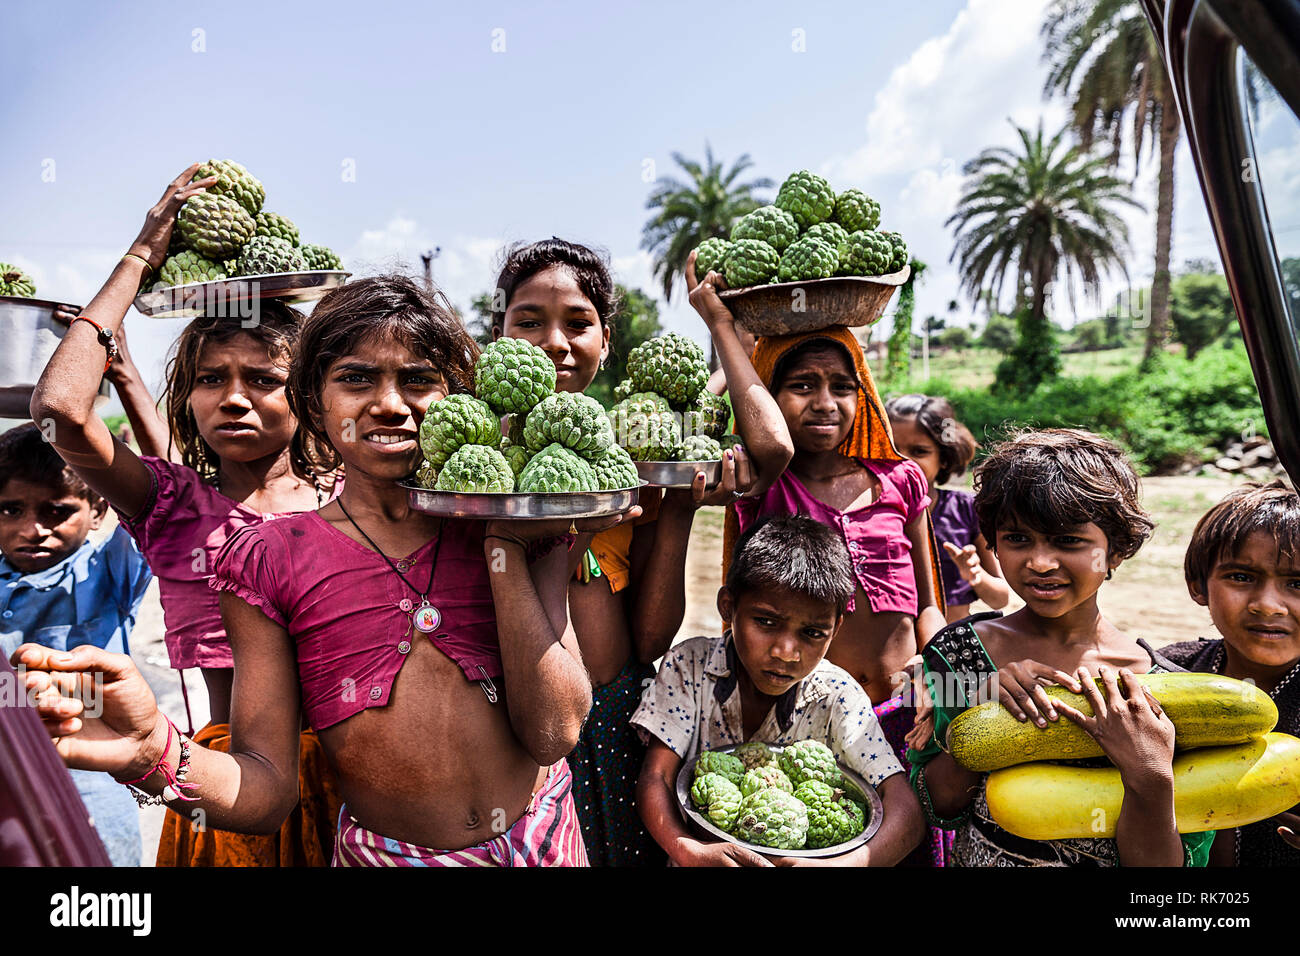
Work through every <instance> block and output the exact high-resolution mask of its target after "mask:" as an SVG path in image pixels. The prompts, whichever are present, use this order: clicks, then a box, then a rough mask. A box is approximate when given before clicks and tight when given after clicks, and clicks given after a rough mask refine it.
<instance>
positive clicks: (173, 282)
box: [158, 249, 229, 287]
mask: <svg viewBox="0 0 1300 956" xmlns="http://www.w3.org/2000/svg"><path fill="white" fill-rule="evenodd" d="M228 275H229V273H228V272H227V271H226V268H225V266H223V265H222V264H221V263H219V262H213V261H212V260H211V259H204V258H203V257H202V256H201V255H199V254H198V253H197V252H190V251H189V250H188V249H187V250H186V251H185V252H178V253H177V254H176V255H174V256H168V257H167V259H166V260H165V261H164V262H163V264H162V266H161V267H160V268H159V269H158V281H159V282H160V283H162V284H163V285H164V286H166V287H171V286H177V285H192V284H194V283H196V282H211V281H213V280H214V279H224V278H226V277H227V276H228Z"/></svg>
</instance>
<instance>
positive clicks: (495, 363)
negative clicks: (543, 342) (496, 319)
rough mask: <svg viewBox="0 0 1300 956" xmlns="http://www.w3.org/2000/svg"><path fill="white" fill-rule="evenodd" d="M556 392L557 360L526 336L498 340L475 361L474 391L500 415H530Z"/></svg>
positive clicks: (484, 348) (484, 349) (488, 346)
mask: <svg viewBox="0 0 1300 956" xmlns="http://www.w3.org/2000/svg"><path fill="white" fill-rule="evenodd" d="M554 391H555V363H554V362H552V361H551V359H550V356H548V355H547V354H546V353H545V352H543V351H542V350H541V349H539V348H538V347H537V346H536V345H533V344H532V343H531V342H525V341H524V340H523V339H505V338H503V339H497V340H496V341H495V342H493V343H491V344H490V345H486V346H484V347H483V352H482V354H481V355H479V357H478V361H477V362H475V363H474V393H475V394H476V395H477V396H478V397H479V398H481V399H483V401H485V402H487V403H488V404H489V405H490V406H492V410H493V411H494V412H496V413H497V414H498V415H511V414H520V415H527V414H528V413H529V412H530V411H532V410H533V406H534V405H536V404H537V403H538V402H540V401H541V400H542V399H543V398H545V397H546V396H547V395H550V394H552V393H553V392H554Z"/></svg>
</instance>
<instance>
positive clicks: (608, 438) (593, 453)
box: [524, 359, 614, 458]
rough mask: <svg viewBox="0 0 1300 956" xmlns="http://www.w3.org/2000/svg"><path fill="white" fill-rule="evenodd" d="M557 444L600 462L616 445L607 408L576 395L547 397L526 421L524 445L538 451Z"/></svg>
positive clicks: (586, 397) (586, 396)
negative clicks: (606, 412) (609, 449)
mask: <svg viewBox="0 0 1300 956" xmlns="http://www.w3.org/2000/svg"><path fill="white" fill-rule="evenodd" d="M548 361H549V359H548ZM555 442H558V443H559V444H561V445H564V446H565V447H567V448H572V449H573V450H574V451H576V452H578V453H579V454H581V455H583V456H585V457H588V458H599V457H600V456H601V455H602V454H604V453H605V451H606V450H607V449H608V448H609V446H610V445H612V444H614V430H613V429H612V428H610V426H609V419H608V418H607V417H606V414H605V409H604V407H603V406H602V405H601V404H600V402H598V401H596V400H595V399H594V398H592V397H591V396H590V395H582V394H580V393H576V392H552V393H551V394H550V395H547V396H546V397H545V398H543V399H542V400H541V401H540V402H538V403H537V404H536V405H534V406H533V410H532V411H530V412H529V413H528V417H527V418H526V419H525V420H524V444H526V445H527V446H528V447H529V448H530V449H531V450H533V451H538V450H540V449H542V448H544V447H546V446H547V445H550V444H553V443H555Z"/></svg>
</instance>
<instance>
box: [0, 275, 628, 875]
mask: <svg viewBox="0 0 1300 956" xmlns="http://www.w3.org/2000/svg"><path fill="white" fill-rule="evenodd" d="M476 353H477V348H476V346H475V345H474V342H473V340H472V339H470V338H469V336H468V335H467V334H466V332H465V330H464V328H463V327H462V326H461V324H460V322H459V320H458V319H457V317H456V315H455V313H454V312H453V311H452V310H451V308H450V306H448V305H447V304H446V302H445V300H444V299H443V298H442V297H441V296H440V295H439V296H437V297H436V298H435V297H434V296H433V295H430V293H428V292H426V291H425V290H424V289H423V288H422V287H421V286H418V285H416V284H415V283H414V282H412V281H410V280H409V279H405V278H400V277H380V278H369V279H362V280H360V281H357V282H352V283H349V284H347V285H345V286H343V287H341V288H339V289H336V290H334V291H332V292H331V293H330V294H329V295H327V296H325V297H324V298H323V299H321V301H320V302H319V303H318V304H317V306H316V309H315V311H314V312H313V313H312V315H311V317H310V318H308V319H306V320H305V322H304V325H303V328H302V332H301V338H300V342H299V348H298V350H297V352H296V354H295V358H294V364H293V366H292V368H291V370H290V376H289V382H288V386H287V388H288V393H289V398H290V405H291V409H292V411H293V413H294V415H295V416H296V418H297V419H298V421H299V422H300V423H301V428H302V430H303V432H304V433H305V436H306V437H311V438H315V439H316V440H317V441H318V442H319V443H320V448H321V454H322V461H321V463H320V467H323V468H326V469H333V468H336V467H337V466H338V465H340V464H342V465H343V466H344V467H345V468H346V473H347V481H346V483H345V484H344V487H343V489H342V491H341V493H340V494H339V496H338V497H337V498H336V499H334V500H333V501H331V502H330V503H329V504H327V505H325V506H324V507H323V508H321V509H320V510H319V511H310V512H306V513H304V514H300V515H292V516H288V517H284V518H279V519H277V520H275V521H268V522H264V523H262V524H259V525H254V526H251V527H247V528H244V529H241V530H240V531H239V532H238V533H236V534H235V535H234V536H232V537H231V538H230V540H229V541H228V542H227V543H226V545H225V547H224V548H223V549H222V551H221V553H220V554H219V555H218V557H217V561H216V569H215V574H214V577H213V587H214V588H215V589H217V590H218V591H220V592H221V606H222V616H223V619H224V621H225V623H226V628H227V632H228V634H229V635H230V642H231V647H232V650H233V652H234V658H235V669H236V671H237V672H238V674H239V680H238V682H237V683H236V685H235V696H234V700H233V706H232V708H231V732H232V733H231V737H232V741H233V743H232V747H231V752H230V753H218V752H214V751H211V750H206V749H204V748H201V747H194V748H190V749H189V750H188V752H186V751H185V750H183V749H181V746H180V743H179V742H178V741H177V740H176V738H177V737H178V736H179V735H177V734H176V733H175V731H174V728H173V727H172V726H171V725H170V724H169V722H168V721H167V720H166V719H165V718H164V717H163V716H162V715H161V714H159V713H158V711H157V708H156V706H155V705H154V703H153V699H152V696H151V695H150V694H149V692H148V689H147V687H145V686H144V685H143V683H142V681H141V679H140V676H139V674H138V672H136V671H135V670H134V669H133V668H132V667H131V666H130V663H129V661H127V660H126V659H124V658H120V657H113V656H112V655H107V654H103V653H102V652H99V651H95V652H93V653H90V652H86V651H84V650H83V651H81V652H79V653H74V655H73V659H72V660H71V661H59V660H55V659H52V658H51V657H50V656H49V655H48V654H43V653H41V652H40V650H39V649H37V648H32V647H30V646H29V647H27V648H20V649H19V652H18V654H17V655H16V657H17V659H18V660H19V661H21V662H22V663H24V664H26V666H27V667H28V668H29V675H28V681H29V683H31V684H35V685H37V686H39V685H40V684H41V683H42V682H45V683H47V684H48V683H53V684H54V685H55V686H57V687H59V688H60V690H62V689H63V682H61V681H60V678H62V677H65V675H63V674H60V673H50V672H61V671H93V672H99V673H102V674H103V675H104V679H105V681H106V690H105V700H106V702H107V704H106V708H105V713H104V716H103V717H101V718H90V717H86V718H82V717H81V716H80V711H81V709H82V708H81V704H80V702H79V701H77V700H65V701H62V702H59V701H51V702H50V703H48V704H46V705H45V706H43V707H42V708H41V714H42V716H43V717H44V718H45V719H46V723H47V725H48V726H49V727H50V732H51V734H60V733H61V734H63V735H64V736H62V738H61V739H60V740H59V742H58V748H59V750H60V752H61V753H62V754H63V755H64V757H65V759H66V760H67V761H68V762H69V764H71V765H73V766H93V767H98V768H102V769H108V770H110V771H111V772H112V773H113V774H114V776H115V777H116V778H118V779H122V780H129V779H132V778H138V777H143V778H144V779H143V780H142V781H141V782H140V786H141V787H143V788H144V789H145V790H146V791H147V792H150V793H157V792H159V791H160V790H161V789H162V787H163V784H164V783H166V782H167V779H168V778H170V777H171V776H174V775H175V774H176V773H177V772H178V771H179V769H180V767H181V766H182V765H183V764H184V762H185V761H187V760H188V761H189V770H188V776H187V777H186V778H185V786H186V788H187V791H188V792H187V793H186V794H185V795H184V796H185V798H186V799H187V800H192V801H194V802H187V803H185V807H186V808H187V809H192V808H197V809H200V810H202V811H203V812H204V813H205V814H206V815H207V818H208V820H209V822H210V823H211V825H213V826H218V827H222V828H224V829H230V830H236V831H240V832H271V831H273V830H275V829H276V828H278V827H280V826H281V824H282V822H283V820H284V818H285V817H286V816H287V815H288V814H289V812H290V810H291V809H292V808H293V806H294V803H295V801H296V799H297V793H298V784H297V780H298V755H299V747H298V734H299V727H300V723H301V721H302V719H303V718H304V717H305V718H306V720H307V722H308V723H309V724H310V725H311V726H312V727H314V728H315V729H316V732H317V733H318V734H319V737H320V742H321V746H322V748H323V750H324V753H325V755H326V757H327V758H328V760H329V762H330V765H331V767H333V769H334V770H335V772H336V774H337V777H338V782H339V788H340V790H341V791H342V795H343V798H344V801H345V803H344V806H343V807H342V808H341V810H340V817H339V828H338V837H337V840H336V845H335V855H334V863H335V865H339V866H354V865H361V866H366V865H377V866H494V865H500V866H523V865H583V864H584V863H585V861H586V857H585V854H584V852H583V847H582V839H581V835H580V833H579V830H578V826H577V821H576V819H575V815H574V810H573V799H572V796H571V794H570V788H569V779H570V775H569V772H568V769H567V767H566V765H565V761H564V757H565V755H566V754H567V753H569V752H570V751H571V750H572V749H573V747H574V745H575V744H576V742H577V739H578V732H579V729H580V728H581V725H582V721H583V719H584V718H585V717H586V715H587V711H588V709H589V707H590V704H591V691H590V684H589V683H588V681H587V676H586V673H585V671H584V670H583V666H582V660H581V657H580V655H579V653H578V650H577V645H576V642H575V640H574V638H573V637H572V634H571V632H570V631H569V629H568V621H567V615H566V612H565V594H566V585H567V580H568V554H567V552H566V550H565V549H564V548H563V547H553V546H552V547H549V548H548V547H546V545H547V544H548V543H553V542H554V541H555V540H556V537H557V535H560V534H562V533H563V532H564V531H565V530H567V529H568V528H570V527H572V526H573V525H572V524H571V523H570V522H569V521H568V520H567V519H566V520H562V521H559V522H546V521H517V522H511V521H489V522H481V521H472V520H452V519H445V520H444V519H439V518H436V517H432V516H430V515H426V514H423V513H420V512H416V511H412V510H411V508H410V505H409V495H408V493H407V491H406V490H405V489H404V488H403V487H402V486H401V485H400V484H399V481H401V480H403V479H408V478H410V477H411V476H412V475H413V473H414V471H415V469H416V466H417V464H418V463H419V461H420V458H421V452H420V444H419V441H418V434H419V427H420V423H421V422H422V420H423V418H424V414H425V411H426V410H427V409H428V407H429V406H430V404H431V403H433V402H434V401H437V400H439V399H441V398H443V397H445V396H446V395H448V394H452V393H462V392H466V391H467V390H468V389H469V386H470V384H471V382H472V370H473V364H474V360H475V358H476ZM637 514H638V511H637V509H635V508H633V509H632V510H631V511H629V512H627V514H626V517H627V518H628V519H632V518H635V517H636V516H637ZM621 517H622V516H615V517H613V518H603V519H592V520H587V521H584V520H579V521H578V522H576V526H577V529H578V530H579V531H582V530H589V531H590V530H599V529H600V528H602V527H607V526H613V525H615V524H617V523H618V522H619V520H620V519H621ZM539 540H540V541H542V542H543V544H542V545H540V546H539V545H537V544H534V543H533V542H535V541H539ZM38 669H40V670H38ZM51 697H52V695H49V694H47V695H46V696H45V697H44V698H42V703H43V704H45V703H46V701H50V698H51ZM154 768H159V769H154ZM173 802H175V800H174V798H173Z"/></svg>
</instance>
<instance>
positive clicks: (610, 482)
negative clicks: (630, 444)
mask: <svg viewBox="0 0 1300 956" xmlns="http://www.w3.org/2000/svg"><path fill="white" fill-rule="evenodd" d="M591 467H592V470H593V471H595V472H596V484H597V487H598V488H599V489H600V490H601V491H615V490H618V489H621V488H637V487H640V484H641V478H640V476H639V475H638V474H637V471H636V464H635V463H634V462H633V461H632V456H631V455H629V454H628V453H627V450H626V449H624V448H623V446H622V445H610V446H609V450H608V451H606V452H605V454H603V455H601V456H600V457H599V458H596V459H593V460H592V462H591Z"/></svg>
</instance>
